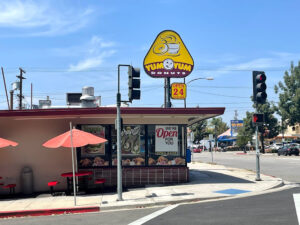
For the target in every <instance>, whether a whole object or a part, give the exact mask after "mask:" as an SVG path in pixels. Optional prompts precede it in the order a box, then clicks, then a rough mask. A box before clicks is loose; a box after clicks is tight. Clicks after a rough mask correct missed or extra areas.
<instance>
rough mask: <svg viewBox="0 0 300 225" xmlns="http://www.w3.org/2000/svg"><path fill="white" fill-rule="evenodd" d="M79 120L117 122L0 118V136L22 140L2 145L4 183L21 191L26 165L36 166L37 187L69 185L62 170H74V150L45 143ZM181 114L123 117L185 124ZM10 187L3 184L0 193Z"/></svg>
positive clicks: (93, 121) (128, 120) (111, 120)
mask: <svg viewBox="0 0 300 225" xmlns="http://www.w3.org/2000/svg"><path fill="white" fill-rule="evenodd" d="M70 121H72V123H73V124H74V125H76V124H114V118H112V117H111V118H92V119H87V118H68V119H58V118H55V119H53V118H52V119H38V118H34V119H28V118H0V137H2V138H6V139H9V140H12V141H16V142H18V143H19V145H18V146H17V147H7V148H3V149H0V176H1V177H3V180H2V181H4V182H5V183H16V184H17V187H16V192H21V171H22V168H23V167H25V166H29V167H30V168H32V170H33V181H34V182H33V184H34V185H33V186H34V191H48V190H49V188H48V186H47V183H48V182H49V181H52V180H58V181H60V182H61V183H60V184H59V185H58V186H57V187H56V189H64V188H66V181H65V178H62V177H61V176H60V174H61V173H63V172H71V171H72V164H71V163H72V161H71V157H72V156H71V151H70V149H68V148H59V149H48V148H44V147H43V146H42V144H43V143H44V142H46V141H47V140H49V139H51V138H53V137H55V136H57V135H59V134H61V133H64V132H66V131H67V130H68V129H69V122H70ZM184 122H185V121H183V120H182V119H180V118H176V119H174V118H161V119H159V118H139V117H135V118H134V117H133V116H131V118H124V123H127V124H167V123H171V124H180V123H181V124H183V123H184ZM7 192H8V190H4V189H2V188H0V194H3V193H7Z"/></svg>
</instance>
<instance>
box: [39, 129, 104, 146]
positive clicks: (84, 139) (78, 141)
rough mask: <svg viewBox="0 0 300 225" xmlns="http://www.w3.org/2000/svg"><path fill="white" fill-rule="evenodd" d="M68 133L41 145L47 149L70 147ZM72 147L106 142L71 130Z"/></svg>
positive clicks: (82, 132)
mask: <svg viewBox="0 0 300 225" xmlns="http://www.w3.org/2000/svg"><path fill="white" fill-rule="evenodd" d="M70 134H71V133H70V131H67V132H65V133H63V134H61V135H59V136H57V137H54V138H52V139H50V140H49V141H47V142H45V143H44V144H43V146H44V147H47V148H59V147H69V148H71V147H72V143H71V135H70ZM72 138H73V140H72V141H73V147H82V146H85V145H94V144H100V143H104V142H107V140H106V139H104V138H101V137H98V136H95V135H93V134H91V133H88V132H85V131H82V130H77V129H74V128H73V129H72Z"/></svg>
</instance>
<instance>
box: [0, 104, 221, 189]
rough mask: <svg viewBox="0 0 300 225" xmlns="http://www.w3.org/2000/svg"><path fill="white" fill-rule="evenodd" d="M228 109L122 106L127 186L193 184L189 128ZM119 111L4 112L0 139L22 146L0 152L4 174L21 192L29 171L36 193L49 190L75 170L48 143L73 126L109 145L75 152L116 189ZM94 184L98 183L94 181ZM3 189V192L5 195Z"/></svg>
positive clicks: (66, 155)
mask: <svg viewBox="0 0 300 225" xmlns="http://www.w3.org/2000/svg"><path fill="white" fill-rule="evenodd" d="M224 110H225V108H134V107H122V108H121V116H122V118H123V128H122V132H121V143H122V146H121V150H122V166H123V169H122V173H123V186H124V187H130V186H144V185H147V184H172V183H183V182H188V180H189V168H188V165H187V162H186V149H187V133H186V127H187V126H189V125H191V124H194V123H196V122H198V121H201V120H205V119H209V118H213V117H216V116H219V115H222V114H223V113H224ZM116 113H117V112H116V108H115V107H97V108H64V109H32V110H12V111H9V110H1V111H0V124H1V129H0V137H2V138H6V139H9V140H13V141H16V142H18V143H19V145H18V146H17V147H7V148H3V149H1V150H0V176H1V177H3V178H4V179H6V180H7V182H14V183H16V192H22V184H21V176H20V175H21V171H22V169H23V168H24V167H30V168H31V169H32V173H33V188H34V191H35V192H40V191H47V190H48V186H47V182H49V181H51V180H59V181H60V183H59V185H58V187H57V189H61V190H63V189H65V188H66V182H65V180H64V179H63V178H62V177H61V176H60V175H61V174H62V173H64V172H70V171H72V160H71V158H72V157H71V151H70V149H69V148H58V149H47V148H45V147H43V146H42V144H43V143H44V142H46V141H47V140H49V139H51V138H53V137H55V136H58V135H59V134H62V133H64V132H66V131H68V130H69V126H70V125H69V123H70V122H72V124H73V125H74V126H75V127H76V128H77V129H81V130H84V131H87V132H90V133H93V134H95V135H97V136H100V137H103V138H105V139H107V140H108V141H107V142H106V143H104V144H99V145H88V146H84V147H81V148H77V149H76V150H77V151H76V154H77V156H76V158H77V165H76V167H77V169H78V171H92V174H93V175H92V179H98V178H105V179H106V183H105V186H116V185H117V145H116V143H117V131H116V129H115V119H116ZM89 185H90V186H93V181H90V184H89ZM1 192H2V193H3V190H1V189H0V194H1Z"/></svg>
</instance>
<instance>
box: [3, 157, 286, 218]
mask: <svg viewBox="0 0 300 225" xmlns="http://www.w3.org/2000/svg"><path fill="white" fill-rule="evenodd" d="M188 166H189V168H190V182H189V183H184V184H179V185H169V186H164V185H159V186H157V185H156V186H147V187H145V188H136V189H129V190H128V191H126V192H123V200H124V201H116V199H117V193H105V194H103V195H102V194H95V195H81V196H77V206H76V207H75V206H74V198H73V196H55V197H53V196H51V195H50V194H44V195H40V196H38V197H36V198H27V199H10V200H0V218H3V217H8V216H25V215H50V214H62V213H78V212H81V213H82V212H92V211H99V210H101V211H104V210H112V209H121V208H137V207H146V206H153V205H164V204H175V203H180V202H192V201H201V200H207V199H219V198H226V197H229V196H235V195H241V196H242V195H249V194H258V193H261V192H263V191H265V190H268V189H271V188H274V187H278V186H280V185H281V184H282V180H281V179H280V178H275V177H271V176H266V175H261V179H262V181H255V177H256V174H255V173H254V172H252V171H248V170H243V169H235V168H228V167H225V166H222V165H213V164H206V163H190V164H189V165H188Z"/></svg>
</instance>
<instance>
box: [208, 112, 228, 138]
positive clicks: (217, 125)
mask: <svg viewBox="0 0 300 225" xmlns="http://www.w3.org/2000/svg"><path fill="white" fill-rule="evenodd" d="M209 124H210V126H214V129H210V132H211V133H213V134H215V135H216V136H218V135H220V134H222V133H224V132H225V131H226V130H228V129H229V127H228V126H227V124H226V123H225V122H223V120H222V117H216V118H212V119H211V120H210V123H209Z"/></svg>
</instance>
